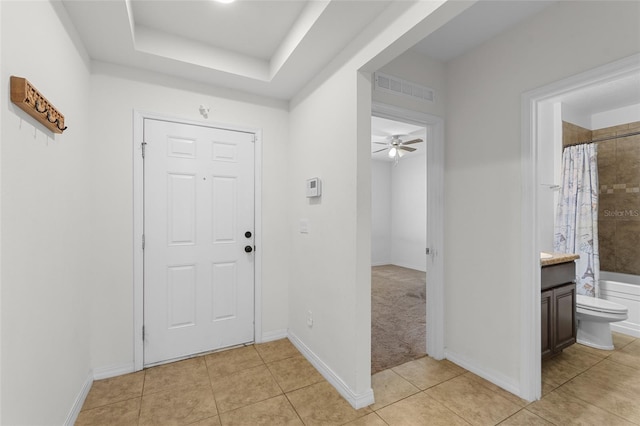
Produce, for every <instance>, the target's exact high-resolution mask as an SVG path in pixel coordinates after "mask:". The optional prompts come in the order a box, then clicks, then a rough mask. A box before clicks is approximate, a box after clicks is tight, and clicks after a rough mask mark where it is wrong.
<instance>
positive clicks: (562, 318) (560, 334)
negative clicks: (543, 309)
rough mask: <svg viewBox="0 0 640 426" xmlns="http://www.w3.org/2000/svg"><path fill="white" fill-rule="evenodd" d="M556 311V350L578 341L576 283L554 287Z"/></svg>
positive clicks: (554, 348)
mask: <svg viewBox="0 0 640 426" xmlns="http://www.w3.org/2000/svg"><path fill="white" fill-rule="evenodd" d="M553 304H554V305H555V306H554V311H555V317H556V318H555V325H554V335H555V336H554V341H555V342H554V347H553V350H554V352H556V351H561V350H562V349H564V348H566V347H567V346H570V345H573V344H574V343H575V342H576V285H575V284H567V285H563V286H562V287H557V288H555V289H553Z"/></svg>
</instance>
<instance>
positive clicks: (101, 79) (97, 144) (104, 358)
mask: <svg viewBox="0 0 640 426" xmlns="http://www.w3.org/2000/svg"><path fill="white" fill-rule="evenodd" d="M201 104H204V105H206V106H208V107H209V108H210V112H209V118H208V119H207V120H205V119H204V118H203V117H202V116H201V115H200V113H199V106H200V105H201ZM91 105H92V109H91V111H92V114H91V129H92V140H93V143H94V156H95V158H97V159H99V161H96V162H95V164H94V167H93V170H92V173H93V180H94V182H95V184H94V188H93V193H94V202H95V205H96V216H95V222H96V229H95V231H94V232H95V234H96V239H97V241H98V244H97V245H96V248H95V255H96V265H95V269H96V272H97V273H96V274H95V278H94V280H95V284H94V290H93V302H92V315H93V318H92V321H93V327H92V332H93V336H94V339H93V342H92V362H93V366H94V367H100V368H106V367H113V368H119V369H126V368H128V367H129V368H132V366H133V344H132V342H133V311H134V306H133V263H132V259H133V245H132V237H133V215H132V211H133V185H132V182H133V174H132V173H133V137H132V129H133V111H134V109H137V110H139V111H145V112H152V113H155V114H159V115H165V116H167V117H171V118H178V119H180V118H182V119H186V120H195V121H203V122H209V123H213V124H221V125H225V124H226V125H232V126H240V127H245V128H247V127H249V128H254V129H259V130H261V131H262V212H261V219H262V234H263V235H262V247H261V253H262V276H261V277H260V279H261V283H262V300H261V301H257V303H261V304H262V306H261V307H262V318H261V320H262V331H263V336H264V335H265V334H267V335H269V334H282V333H283V331H284V330H286V329H287V321H288V280H289V276H288V272H287V270H288V259H289V251H290V249H289V247H290V243H289V238H288V234H289V215H288V212H287V208H286V206H287V205H288V194H287V191H286V188H287V181H288V180H287V176H288V164H287V161H286V158H287V155H286V153H287V151H288V149H289V146H288V144H289V136H288V112H287V104H286V103H285V102H282V101H275V100H268V99H264V98H259V97H255V96H250V95H243V94H242V93H239V92H236V91H231V90H225V89H216V88H212V87H211V86H206V85H201V84H197V83H193V82H188V81H185V80H181V79H177V78H172V77H169V76H163V75H160V74H154V73H150V72H145V71H140V70H134V69H130V68H123V67H118V66H114V65H107V64H101V63H94V64H93V72H92V76H91Z"/></svg>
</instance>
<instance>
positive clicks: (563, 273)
mask: <svg viewBox="0 0 640 426" xmlns="http://www.w3.org/2000/svg"><path fill="white" fill-rule="evenodd" d="M575 271H576V266H575V263H574V262H566V263H559V264H557V265H549V266H543V267H542V270H541V271H540V274H541V280H540V281H541V284H540V289H541V290H542V291H544V290H547V289H550V288H553V287H556V286H559V285H562V284H567V283H572V282H574V281H575V279H576V272H575Z"/></svg>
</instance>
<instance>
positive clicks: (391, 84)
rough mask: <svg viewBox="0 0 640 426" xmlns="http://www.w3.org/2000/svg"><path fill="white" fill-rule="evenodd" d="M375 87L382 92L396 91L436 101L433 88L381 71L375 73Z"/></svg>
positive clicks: (421, 99) (424, 99)
mask: <svg viewBox="0 0 640 426" xmlns="http://www.w3.org/2000/svg"><path fill="white" fill-rule="evenodd" d="M373 87H374V89H375V90H379V91H381V92H387V93H394V94H396V95H400V96H404V97H407V98H412V99H415V100H417V101H423V102H434V101H435V92H434V91H433V89H430V88H428V87H426V86H422V85H420V84H417V83H412V82H410V81H407V80H403V79H401V78H398V77H394V76H392V75H388V74H383V73H381V72H377V73H375V81H374V83H373Z"/></svg>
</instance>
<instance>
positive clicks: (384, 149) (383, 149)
mask: <svg viewBox="0 0 640 426" xmlns="http://www.w3.org/2000/svg"><path fill="white" fill-rule="evenodd" d="M386 150H387V148H382V149H379V150H377V151H373V152H372V154H375V153H376V152H382V151H386Z"/></svg>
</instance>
